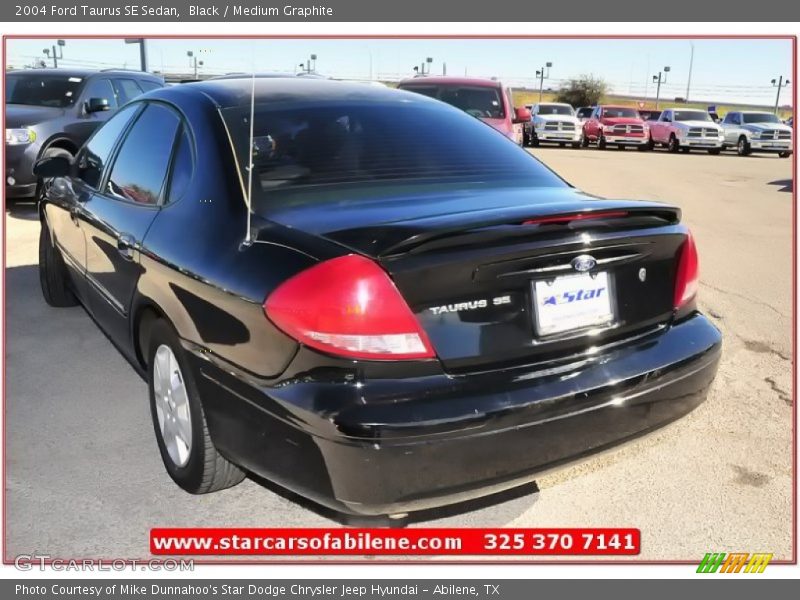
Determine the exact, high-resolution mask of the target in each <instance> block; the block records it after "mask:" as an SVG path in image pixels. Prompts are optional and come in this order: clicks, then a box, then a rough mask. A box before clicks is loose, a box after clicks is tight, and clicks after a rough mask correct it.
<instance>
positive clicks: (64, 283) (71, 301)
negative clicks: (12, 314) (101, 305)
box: [39, 219, 78, 308]
mask: <svg viewBox="0 0 800 600" xmlns="http://www.w3.org/2000/svg"><path fill="white" fill-rule="evenodd" d="M39 283H40V284H41V286H42V295H43V296H44V301H45V302H47V304H49V305H50V306H54V307H56V308H66V307H68V306H76V305H77V304H78V300H77V298H75V294H73V293H72V290H71V289H69V272H68V271H67V265H65V264H64V257H63V256H61V251H60V250H59V249H58V248H56V247H55V245H54V244H53V239H52V237H51V235H50V228H49V227H48V226H47V221H45V220H44V219H42V229H41V231H40V232H39Z"/></svg>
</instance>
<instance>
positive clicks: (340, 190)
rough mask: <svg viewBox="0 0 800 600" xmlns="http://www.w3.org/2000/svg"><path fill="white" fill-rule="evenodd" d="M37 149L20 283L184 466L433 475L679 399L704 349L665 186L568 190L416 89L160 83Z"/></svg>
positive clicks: (412, 491)
mask: <svg viewBox="0 0 800 600" xmlns="http://www.w3.org/2000/svg"><path fill="white" fill-rule="evenodd" d="M251 96H252V99H251ZM251 114H252V115H254V118H252V119H251ZM36 169H37V174H38V175H39V176H40V177H42V178H43V181H44V189H45V192H44V195H43V199H42V201H41V205H40V212H41V220H42V234H41V244H40V269H41V283H42V290H43V292H44V296H45V298H46V300H47V301H48V302H49V303H50V304H51V305H54V306H69V305H74V304H75V303H76V302H80V303H81V304H83V306H84V307H85V308H86V309H87V310H88V311H89V312H90V313H91V314H92V316H93V317H94V319H95V321H96V322H97V323H98V324H99V325H100V326H101V327H102V328H103V329H104V330H105V332H106V333H107V334H108V336H109V338H110V339H111V340H113V342H114V343H115V344H116V346H117V347H118V348H119V350H120V351H121V352H122V353H123V354H124V355H125V356H126V358H127V359H128V360H129V361H130V362H131V363H132V364H133V365H134V366H135V367H136V368H137V370H138V371H139V372H140V373H141V374H142V375H143V376H146V378H147V381H148V384H149V393H150V404H151V408H152V415H153V423H154V430H155V435H156V439H157V442H158V446H159V449H160V452H161V456H162V458H163V461H164V464H165V466H166V469H167V471H168V472H169V474H170V476H171V477H172V478H173V479H174V480H175V482H176V483H177V484H178V485H180V486H181V487H182V488H184V489H185V490H187V491H189V492H192V493H203V492H211V491H214V490H219V489H222V488H225V487H228V486H231V485H234V484H236V483H238V482H239V481H241V480H242V479H243V478H244V474H245V472H247V471H249V472H252V473H255V474H258V475H260V476H263V477H266V478H268V479H270V480H272V481H274V482H277V483H278V484H280V485H282V486H285V487H286V488H289V489H291V490H293V491H295V492H297V493H299V494H301V495H303V496H305V497H308V498H310V499H312V500H314V501H316V502H318V503H321V504H324V505H327V506H329V507H331V508H333V509H335V510H338V511H340V512H343V513H350V514H364V515H395V516H397V515H399V514H402V513H405V512H407V511H410V510H417V509H423V508H428V507H434V506H439V505H444V504H448V503H453V502H458V501H461V500H464V499H468V498H473V497H477V496H481V495H486V494H489V493H491V492H494V491H498V490H502V489H506V488H510V487H512V486H516V485H519V484H521V483H524V482H527V481H531V480H532V479H533V478H534V476H535V475H536V474H539V473H541V472H542V471H543V470H545V469H549V468H551V467H554V466H557V465H559V464H562V463H564V462H566V461H570V460H575V459H577V458H579V457H582V456H584V455H587V454H589V453H591V452H595V451H598V450H601V449H604V448H608V447H610V446H612V445H614V444H617V443H619V442H622V441H625V440H629V439H631V438H634V437H636V436H638V435H640V434H643V433H646V432H648V431H651V430H653V429H655V428H658V427H660V426H662V425H664V424H666V423H668V422H670V421H672V420H674V419H676V418H678V417H680V416H682V415H685V414H686V413H688V412H689V411H691V410H692V409H693V408H695V407H696V406H697V405H698V404H700V403H701V402H702V401H703V399H704V398H705V395H706V392H707V388H708V387H709V385H710V384H711V382H712V380H713V378H714V375H715V372H716V368H717V362H718V360H719V356H720V349H721V339H720V334H719V332H718V331H717V329H715V328H714V326H713V325H711V324H710V322H709V321H708V320H707V319H706V318H705V317H704V316H703V315H701V314H700V313H699V312H698V311H697V308H696V304H695V294H696V292H697V287H698V258H697V251H696V248H695V243H694V241H693V239H692V236H691V235H690V233H689V231H688V229H687V228H686V227H685V226H684V225H683V224H681V221H680V211H679V210H678V209H677V208H674V207H671V206H667V205H663V204H658V203H647V202H636V201H611V200H604V199H599V198H595V197H591V196H588V195H586V194H583V193H580V192H578V191H576V190H574V189H573V188H571V187H570V186H569V185H568V184H566V183H564V182H563V181H562V180H561V179H559V178H558V177H557V176H556V175H554V174H553V173H552V172H551V171H549V170H548V169H547V168H545V167H543V166H542V165H541V164H540V163H539V162H538V161H537V160H536V159H535V158H533V157H532V156H530V155H529V154H528V153H527V152H525V150H523V149H521V148H519V147H518V146H517V145H515V144H514V143H512V142H511V141H509V140H508V139H506V138H505V137H504V136H503V135H502V134H500V133H498V132H496V131H495V130H493V129H492V128H491V127H489V126H487V125H485V124H484V123H481V122H480V121H479V120H477V119H474V118H472V117H470V116H469V115H466V114H464V113H463V112H462V111H459V110H457V109H455V108H452V107H450V106H448V105H446V104H444V103H441V102H438V101H436V100H433V99H430V98H426V97H424V96H421V95H419V94H413V93H409V92H401V91H397V90H390V89H380V88H375V87H372V86H365V85H361V84H357V83H354V84H346V83H341V82H333V81H324V80H309V79H291V78H287V79H279V78H277V79H256V80H254V81H251V80H247V79H242V80H223V81H215V82H205V83H196V84H189V85H183V86H177V87H173V88H167V89H162V90H157V91H154V92H151V93H149V94H147V95H145V96H142V97H141V98H139V99H137V100H136V101H134V102H133V103H131V104H128V105H127V106H126V107H125V108H123V109H121V110H120V111H119V113H118V114H116V115H115V116H114V117H113V118H111V119H110V120H109V121H108V123H107V124H106V125H105V126H103V127H102V128H101V129H100V130H99V131H98V132H97V133H96V134H95V135H94V136H93V137H92V138H91V139H90V140H89V141H88V142H87V144H86V145H85V147H84V148H83V149H82V150H81V151H80V152H79V153H78V155H77V156H76V158H75V160H74V161H72V162H70V161H68V160H66V159H64V158H63V157H58V156H56V157H48V158H45V159H43V160H41V161H40V162H39V163H38V164H37V167H36Z"/></svg>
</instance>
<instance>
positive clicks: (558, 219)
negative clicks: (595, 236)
mask: <svg viewBox="0 0 800 600" xmlns="http://www.w3.org/2000/svg"><path fill="white" fill-rule="evenodd" d="M627 215H628V212H627V211H624V210H606V211H600V212H587V213H575V214H571V215H558V216H555V217H539V218H536V219H528V220H527V221H523V222H522V224H523V225H552V224H554V223H571V222H572V221H587V220H589V219H619V218H622V217H625V216H627Z"/></svg>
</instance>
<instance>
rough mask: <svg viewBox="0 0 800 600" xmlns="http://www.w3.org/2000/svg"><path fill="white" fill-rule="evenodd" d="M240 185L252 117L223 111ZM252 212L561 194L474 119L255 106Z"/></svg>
mask: <svg viewBox="0 0 800 600" xmlns="http://www.w3.org/2000/svg"><path fill="white" fill-rule="evenodd" d="M223 118H224V119H225V122H226V125H227V127H228V130H229V132H230V134H231V139H232V140H233V144H234V148H235V150H236V154H237V161H238V164H239V169H240V174H241V181H242V184H243V185H244V187H245V189H246V187H247V181H248V176H247V175H248V174H247V169H246V167H247V162H248V160H247V154H248V145H249V135H250V124H249V121H250V109H249V108H245V107H235V108H230V109H226V110H224V111H223ZM252 156H253V164H254V169H253V181H252V186H253V209H254V210H257V211H258V210H259V207H261V208H264V209H266V210H269V208H270V207H275V206H280V205H282V204H285V203H291V202H294V200H291V198H297V197H298V195H297V194H296V193H295V192H297V191H298V190H302V194H300V196H303V197H304V199H303V202H310V201H316V200H315V194H316V193H319V195H318V196H316V199H319V201H323V200H322V198H326V199H328V198H338V199H339V200H341V199H342V197H341V196H336V194H331V190H334V191H335V190H336V189H340V188H342V187H344V186H348V187H351V186H375V185H379V186H386V185H390V186H394V187H398V186H414V185H430V184H437V183H446V184H451V183H456V184H458V183H487V182H488V183H493V184H508V185H525V186H542V187H544V186H549V187H554V186H558V187H561V186H564V185H566V184H565V183H564V182H563V181H562V180H561V179H560V178H558V177H557V176H556V175H554V174H553V173H552V172H551V171H550V170H549V169H547V168H545V167H544V166H542V164H541V163H540V162H539V161H538V160H536V159H535V158H533V157H532V156H531V155H530V154H528V153H527V152H526V151H524V150H523V149H521V148H520V147H519V146H517V145H516V144H514V143H513V142H511V141H510V140H509V139H507V138H506V137H505V136H504V135H503V134H501V133H499V132H497V131H495V130H494V129H493V128H491V127H489V126H488V125H486V124H484V123H481V122H480V121H479V120H477V119H471V118H469V117H467V116H466V115H464V114H463V113H460V112H458V111H455V110H452V109H449V108H446V107H441V106H439V105H437V104H436V103H429V102H420V103H411V102H407V101H403V102H372V101H370V102H364V101H361V102H344V101H343V102H330V103H319V104H318V103H303V104H301V105H298V104H297V103H296V102H294V103H280V104H278V103H275V104H262V105H257V106H256V107H255V120H254V127H253V146H252Z"/></svg>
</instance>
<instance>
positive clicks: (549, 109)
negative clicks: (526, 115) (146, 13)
mask: <svg viewBox="0 0 800 600" xmlns="http://www.w3.org/2000/svg"><path fill="white" fill-rule="evenodd" d="M539 114H540V115H567V116H570V117H572V116H575V112H574V111H573V110H572V107H571V106H565V105H563V104H540V105H539Z"/></svg>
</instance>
